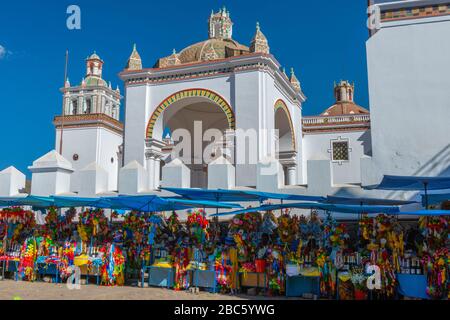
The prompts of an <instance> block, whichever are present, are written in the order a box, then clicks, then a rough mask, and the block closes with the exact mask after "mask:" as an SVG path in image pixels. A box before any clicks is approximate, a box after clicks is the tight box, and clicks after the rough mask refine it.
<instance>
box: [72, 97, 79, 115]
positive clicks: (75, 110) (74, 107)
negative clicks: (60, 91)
mask: <svg viewBox="0 0 450 320" xmlns="http://www.w3.org/2000/svg"><path fill="white" fill-rule="evenodd" d="M77 113H78V100H72V114H73V115H76V114H77Z"/></svg>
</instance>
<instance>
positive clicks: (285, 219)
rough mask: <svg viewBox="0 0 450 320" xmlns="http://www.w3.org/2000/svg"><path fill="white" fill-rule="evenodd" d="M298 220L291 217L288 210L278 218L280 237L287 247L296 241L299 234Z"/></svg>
mask: <svg viewBox="0 0 450 320" xmlns="http://www.w3.org/2000/svg"><path fill="white" fill-rule="evenodd" d="M298 227H299V224H298V218H297V217H296V216H294V217H291V215H290V214H289V210H286V211H285V212H284V213H283V214H282V215H281V216H280V217H278V236H279V237H280V240H281V242H283V244H285V245H287V244H289V243H290V242H292V241H293V240H294V239H295V236H296V234H297V232H298Z"/></svg>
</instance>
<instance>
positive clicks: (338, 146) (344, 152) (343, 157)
mask: <svg viewBox="0 0 450 320" xmlns="http://www.w3.org/2000/svg"><path fill="white" fill-rule="evenodd" d="M349 160H350V157H349V150H348V141H336V142H333V161H349Z"/></svg>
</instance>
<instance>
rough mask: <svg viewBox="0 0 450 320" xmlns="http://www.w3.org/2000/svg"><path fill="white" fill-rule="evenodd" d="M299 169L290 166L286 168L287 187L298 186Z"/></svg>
mask: <svg viewBox="0 0 450 320" xmlns="http://www.w3.org/2000/svg"><path fill="white" fill-rule="evenodd" d="M296 177H297V167H296V166H293V165H291V166H288V167H287V168H286V185H287V186H295V185H296V184H297V181H296Z"/></svg>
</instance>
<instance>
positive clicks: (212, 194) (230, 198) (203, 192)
mask: <svg viewBox="0 0 450 320" xmlns="http://www.w3.org/2000/svg"><path fill="white" fill-rule="evenodd" d="M161 189H163V190H167V191H170V192H173V193H176V194H178V195H180V196H183V197H184V198H187V199H190V200H210V201H221V202H262V201H266V200H269V199H279V200H287V201H288V200H292V201H323V200H325V198H324V197H316V196H302V195H292V194H283V193H270V192H260V191H252V190H224V189H216V190H211V189H182V188H161Z"/></svg>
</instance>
